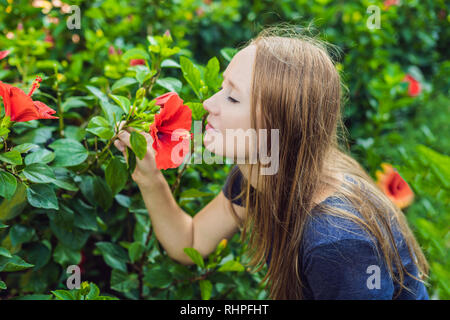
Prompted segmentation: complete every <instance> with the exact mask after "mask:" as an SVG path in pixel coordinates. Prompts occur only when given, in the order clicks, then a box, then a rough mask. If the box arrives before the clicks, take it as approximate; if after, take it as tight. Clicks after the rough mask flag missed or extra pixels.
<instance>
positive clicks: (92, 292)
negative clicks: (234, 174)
mask: <svg viewBox="0 0 450 320" xmlns="http://www.w3.org/2000/svg"><path fill="white" fill-rule="evenodd" d="M99 295H100V289H99V288H98V287H97V286H96V285H95V283H90V284H89V293H88V294H87V295H86V300H94V299H96V298H98V296H99Z"/></svg>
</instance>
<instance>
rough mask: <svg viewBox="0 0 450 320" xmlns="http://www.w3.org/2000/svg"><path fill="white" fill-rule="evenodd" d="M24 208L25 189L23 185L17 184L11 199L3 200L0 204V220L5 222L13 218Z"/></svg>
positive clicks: (25, 204) (25, 203)
mask: <svg viewBox="0 0 450 320" xmlns="http://www.w3.org/2000/svg"><path fill="white" fill-rule="evenodd" d="M26 206H27V201H26V187H25V185H24V184H23V183H19V184H18V185H17V188H16V192H15V193H14V195H13V196H12V198H11V199H5V200H3V201H2V202H1V203H0V220H3V221H6V220H9V219H13V218H15V217H16V216H18V215H19V214H21V213H22V211H23V209H24V208H25V207H26Z"/></svg>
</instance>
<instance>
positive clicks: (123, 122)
mask: <svg viewBox="0 0 450 320" xmlns="http://www.w3.org/2000/svg"><path fill="white" fill-rule="evenodd" d="M125 122H126V121H125V120H123V121H120V122H119V129H118V132H119V131H120V130H122V128H123V126H124V125H125Z"/></svg>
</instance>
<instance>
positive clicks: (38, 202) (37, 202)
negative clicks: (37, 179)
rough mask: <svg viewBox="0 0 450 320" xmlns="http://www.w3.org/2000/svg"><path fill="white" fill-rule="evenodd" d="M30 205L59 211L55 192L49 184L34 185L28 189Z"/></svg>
mask: <svg viewBox="0 0 450 320" xmlns="http://www.w3.org/2000/svg"><path fill="white" fill-rule="evenodd" d="M27 199H28V203H29V204H30V205H32V206H33V207H36V208H44V209H56V210H58V209H59V205H58V199H57V198H56V194H55V191H54V190H53V188H52V187H51V186H49V185H47V184H34V185H31V186H29V187H28V189H27Z"/></svg>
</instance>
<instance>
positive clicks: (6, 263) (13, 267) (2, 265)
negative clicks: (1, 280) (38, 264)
mask: <svg viewBox="0 0 450 320" xmlns="http://www.w3.org/2000/svg"><path fill="white" fill-rule="evenodd" d="M31 267H34V265H32V264H30V263H27V262H25V261H24V260H23V259H22V258H21V257H19V256H17V255H14V256H12V257H11V258H6V257H0V272H16V271H21V270H25V269H28V268H31Z"/></svg>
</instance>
